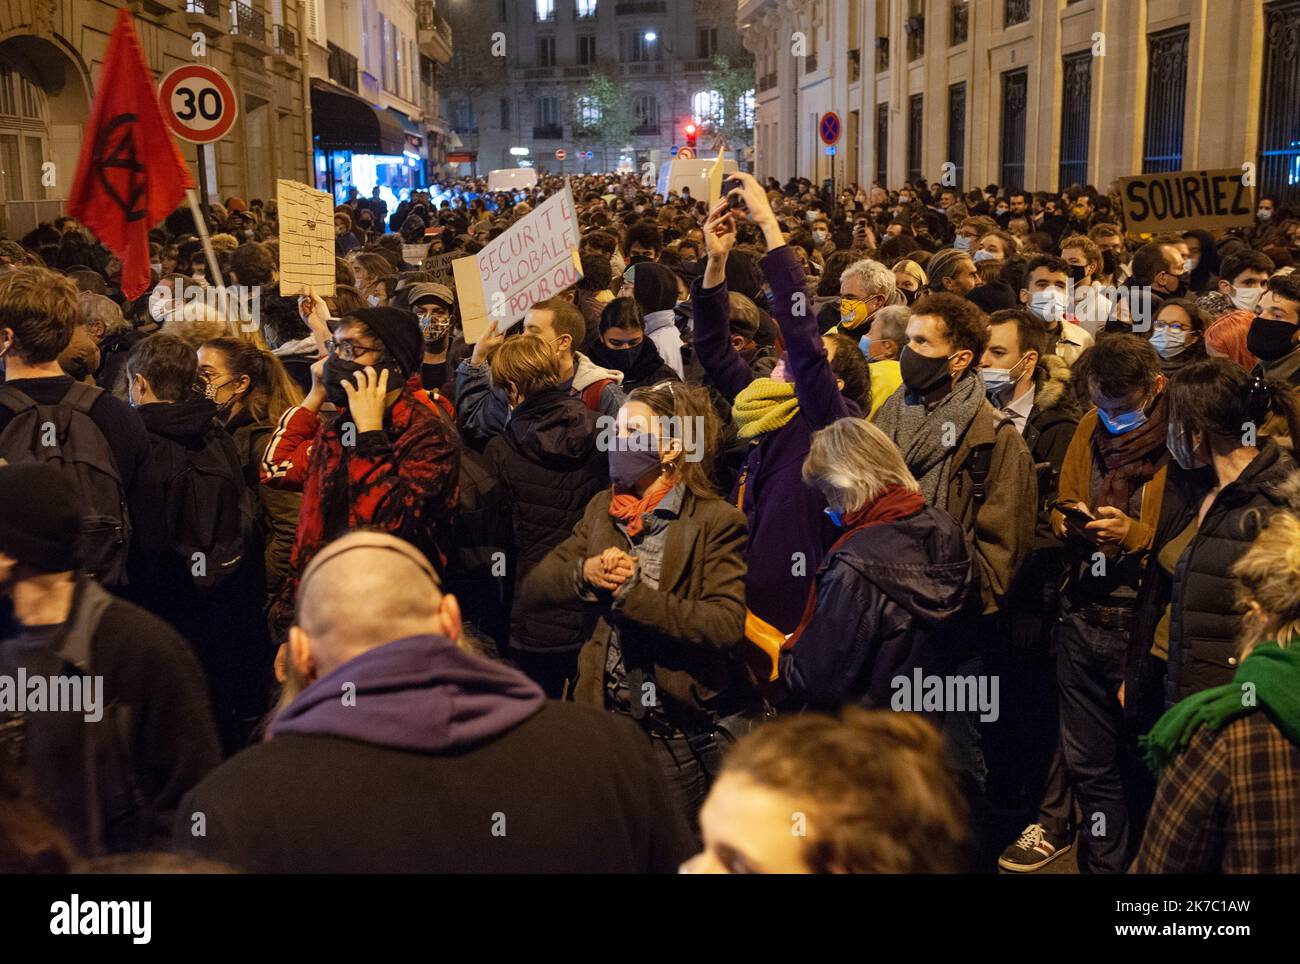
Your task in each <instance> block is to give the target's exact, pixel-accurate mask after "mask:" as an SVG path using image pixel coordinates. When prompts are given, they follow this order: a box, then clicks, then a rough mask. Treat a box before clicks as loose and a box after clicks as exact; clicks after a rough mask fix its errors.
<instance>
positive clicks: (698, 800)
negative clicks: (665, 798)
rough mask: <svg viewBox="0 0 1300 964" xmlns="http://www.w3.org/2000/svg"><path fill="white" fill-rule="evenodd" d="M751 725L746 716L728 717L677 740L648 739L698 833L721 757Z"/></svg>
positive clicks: (655, 736)
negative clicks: (705, 799)
mask: <svg viewBox="0 0 1300 964" xmlns="http://www.w3.org/2000/svg"><path fill="white" fill-rule="evenodd" d="M753 724H754V721H753V720H752V719H751V718H749V717H746V716H730V717H727V718H726V719H723V720H720V721H719V722H718V723H717V724H716V725H715V726H714V727H713V729H711V730H705V731H702V732H699V733H692V734H689V735H685V736H677V737H663V736H657V735H652V736H651V737H650V744H651V746H653V747H654V753H655V756H656V757H657V758H658V759H659V765H660V766H661V767H662V768H663V771H664V775H665V776H666V777H667V779H668V782H669V784H671V785H672V786H673V787H674V788H675V790H676V793H677V796H678V798H679V799H680V800H681V804H682V812H683V813H685V814H686V817H687V819H688V820H689V821H690V825H691V829H692V830H695V831H696V832H697V833H698V825H699V814H700V807H702V806H703V805H704V798H705V797H707V796H708V795H709V788H710V787H712V786H713V780H714V778H715V777H716V776H717V775H718V771H719V770H720V769H721V767H722V758H723V755H724V754H725V753H726V751H727V749H728V748H729V747H730V746H731V745H732V744H733V743H734V742H735V741H736V740H737V739H739V738H740V737H741V736H743V735H744V734H745V733H746V732H748V730H749V729H750V727H752V726H753Z"/></svg>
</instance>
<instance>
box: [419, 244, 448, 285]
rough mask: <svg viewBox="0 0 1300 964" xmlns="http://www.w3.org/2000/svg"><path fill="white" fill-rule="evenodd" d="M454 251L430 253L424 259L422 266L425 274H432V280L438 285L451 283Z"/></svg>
mask: <svg viewBox="0 0 1300 964" xmlns="http://www.w3.org/2000/svg"><path fill="white" fill-rule="evenodd" d="M456 254H457V253H456V252H455V251H449V252H445V253H443V254H435V255H430V256H429V257H427V258H425V259H424V268H423V269H422V270H423V271H424V272H425V273H426V274H431V275H433V280H434V281H435V282H437V283H438V284H440V285H449V284H451V263H452V262H453V261H455V260H456Z"/></svg>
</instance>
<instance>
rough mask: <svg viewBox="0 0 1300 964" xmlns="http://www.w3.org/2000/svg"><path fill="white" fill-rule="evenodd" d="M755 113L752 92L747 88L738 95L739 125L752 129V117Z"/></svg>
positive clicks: (753, 117)
mask: <svg viewBox="0 0 1300 964" xmlns="http://www.w3.org/2000/svg"><path fill="white" fill-rule="evenodd" d="M756 116H757V113H756V111H755V109H754V92H753V91H752V90H747V91H745V93H743V94H742V95H741V97H740V126H741V127H748V128H749V129H750V130H753V129H754V119H755V117H756Z"/></svg>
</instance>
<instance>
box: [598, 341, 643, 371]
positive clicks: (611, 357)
mask: <svg viewBox="0 0 1300 964" xmlns="http://www.w3.org/2000/svg"><path fill="white" fill-rule="evenodd" d="M644 345H645V342H642V343H641V344H640V345H633V346H632V347H631V348H610V347H609V346H608V345H606V344H603V343H602V344H599V345H596V346H594V348H593V350H592V352H591V357H592V359H593V360H594V361H597V362H599V363H600V364H601V365H603V366H604V367H606V368H612V369H614V370H615V371H620V372H622V373H623V374H624V375H630V374H631V373H632V368H633V366H634V365H636V363H637V360H638V359H639V358H640V357H641V352H642V348H643V346H644Z"/></svg>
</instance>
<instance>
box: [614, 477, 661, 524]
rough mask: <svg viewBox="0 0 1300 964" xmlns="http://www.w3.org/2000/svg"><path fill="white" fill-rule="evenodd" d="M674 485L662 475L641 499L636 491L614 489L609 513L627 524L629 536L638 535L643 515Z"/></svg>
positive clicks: (652, 508)
mask: <svg viewBox="0 0 1300 964" xmlns="http://www.w3.org/2000/svg"><path fill="white" fill-rule="evenodd" d="M673 485H674V483H673V481H672V480H671V479H669V478H668V477H667V476H663V475H661V476H660V477H659V478H657V479H655V481H654V483H653V484H652V485H651V486H650V488H648V489H646V490H645V495H643V496H641V498H639V499H638V498H637V497H636V494H635V493H632V492H619V491H618V490H617V489H614V490H613V492H612V494H611V495H610V498H609V514H610V516H611V517H612V518H615V519H618V520H619V521H620V522H622V523H625V524H626V525H627V534H628V535H629V536H636V535H638V534H639V533H640V532H641V523H642V520H641V517H642V516H643V515H644V514H645V513H647V512H653V511H654V510H655V506H657V505H658V504H659V503H660V502H661V501H663V497H664V496H666V495H667V494H668V493H669V492H671V491H672V490H673Z"/></svg>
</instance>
